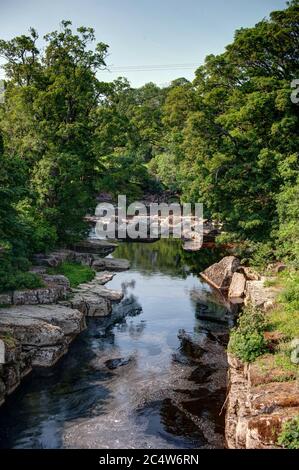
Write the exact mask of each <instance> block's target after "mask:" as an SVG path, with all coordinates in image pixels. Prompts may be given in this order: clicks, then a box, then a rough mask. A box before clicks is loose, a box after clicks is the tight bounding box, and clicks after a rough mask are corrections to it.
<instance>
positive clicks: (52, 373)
mask: <svg viewBox="0 0 299 470" xmlns="http://www.w3.org/2000/svg"><path fill="white" fill-rule="evenodd" d="M113 256H114V257H116V258H122V257H123V258H127V259H129V260H130V261H131V265H132V267H131V269H130V270H129V271H126V272H123V273H118V274H117V275H116V276H115V277H114V279H113V280H112V281H111V282H109V283H108V284H107V287H111V288H113V289H123V290H124V292H125V299H124V301H123V303H122V304H120V305H118V306H116V307H115V308H116V309H126V310H127V313H128V315H127V316H126V317H125V318H124V319H123V320H120V321H118V322H117V323H116V324H114V325H110V326H107V323H105V321H103V320H102V319H88V328H87V330H85V331H84V332H83V333H82V334H81V335H80V336H79V337H78V338H77V339H76V340H75V341H74V342H73V344H72V345H71V346H70V350H69V353H68V354H67V355H66V356H65V357H64V358H62V359H61V360H60V362H59V363H58V364H57V365H56V366H54V367H53V368H51V369H39V370H35V371H34V372H33V373H32V374H31V375H30V376H28V377H27V378H26V379H24V381H23V383H22V385H21V386H20V387H19V389H18V390H17V391H16V392H15V393H14V394H12V395H11V396H10V397H9V398H8V399H7V401H6V403H5V404H4V405H3V406H2V407H1V409H0V447H1V448H101V449H109V448H156V449H158V448H164V449H166V448H167V449H180V448H185V449H188V448H222V447H224V445H225V443H224V413H223V412H221V411H222V405H223V403H224V401H225V396H226V373H227V363H226V353H225V347H226V341H227V336H228V335H227V333H228V327H229V326H230V324H231V321H232V320H231V316H230V314H229V313H228V311H227V309H226V308H225V306H223V305H222V304H221V302H220V301H219V298H218V296H217V294H216V292H213V290H212V289H211V288H210V287H209V286H208V285H207V284H205V283H204V282H202V281H201V280H200V279H199V277H198V276H197V275H196V271H199V270H200V269H202V268H203V267H206V266H207V265H208V264H209V263H210V261H211V257H212V254H211V252H209V253H207V252H205V250H203V251H202V252H199V253H197V254H196V255H190V254H189V255H188V254H186V253H184V252H183V251H182V249H181V243H180V241H178V240H160V241H158V242H156V243H153V244H147V243H144V244H142V243H122V244H120V246H119V247H118V248H117V249H116V251H115V253H114V254H113ZM189 339H190V341H189Z"/></svg>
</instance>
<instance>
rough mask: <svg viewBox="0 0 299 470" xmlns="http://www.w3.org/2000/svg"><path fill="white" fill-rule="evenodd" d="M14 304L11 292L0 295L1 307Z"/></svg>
mask: <svg viewBox="0 0 299 470" xmlns="http://www.w3.org/2000/svg"><path fill="white" fill-rule="evenodd" d="M11 304H12V294H11V293H9V292H6V293H3V294H0V305H11Z"/></svg>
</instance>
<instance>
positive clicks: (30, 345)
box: [0, 305, 86, 404]
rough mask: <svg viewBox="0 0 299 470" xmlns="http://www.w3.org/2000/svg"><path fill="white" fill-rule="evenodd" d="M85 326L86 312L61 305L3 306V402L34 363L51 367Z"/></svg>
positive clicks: (0, 372)
mask: <svg viewBox="0 0 299 470" xmlns="http://www.w3.org/2000/svg"><path fill="white" fill-rule="evenodd" d="M85 328H86V324H85V318H84V314H83V313H82V312H80V311H79V310H74V309H71V308H68V307H65V306H62V305H18V306H13V307H7V308H1V312H0V339H2V340H3V341H4V344H5V363H4V364H2V365H1V366H0V404H2V403H3V401H4V399H5V396H7V395H9V394H10V393H12V392H13V391H14V390H15V388H17V386H18V385H19V384H20V381H21V379H22V378H23V377H24V376H25V375H26V374H27V373H29V372H30V371H31V370H32V367H33V366H41V367H50V366H52V365H54V364H55V363H56V362H57V360H58V359H59V358H60V357H61V356H62V355H64V354H65V353H66V352H67V350H68V345H69V344H70V342H71V341H72V340H73V339H74V338H75V336H77V335H78V334H79V333H80V332H81V331H83V330H84V329H85Z"/></svg>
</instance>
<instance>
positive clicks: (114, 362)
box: [105, 357, 133, 370]
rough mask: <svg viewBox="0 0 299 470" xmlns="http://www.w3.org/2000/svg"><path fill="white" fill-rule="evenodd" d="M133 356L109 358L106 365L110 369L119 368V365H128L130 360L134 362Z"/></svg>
mask: <svg viewBox="0 0 299 470" xmlns="http://www.w3.org/2000/svg"><path fill="white" fill-rule="evenodd" d="M132 360H133V358H132V357H127V358H125V357H118V358H116V359H108V360H107V361H106V362H105V366H106V367H107V368H108V369H111V370H113V369H117V368H118V367H122V366H126V365H128V364H129V363H130V362H132Z"/></svg>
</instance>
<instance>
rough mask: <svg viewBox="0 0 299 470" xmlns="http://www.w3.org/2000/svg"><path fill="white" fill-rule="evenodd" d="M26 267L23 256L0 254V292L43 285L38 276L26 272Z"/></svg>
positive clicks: (26, 262)
mask: <svg viewBox="0 0 299 470" xmlns="http://www.w3.org/2000/svg"><path fill="white" fill-rule="evenodd" d="M28 267H29V266H28V261H27V260H26V259H24V258H16V257H12V256H3V255H2V256H0V292H5V291H11V290H16V289H35V288H38V287H43V286H44V284H43V282H42V280H41V279H40V277H39V276H37V275H36V274H33V273H30V272H26V270H27V269H28Z"/></svg>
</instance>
